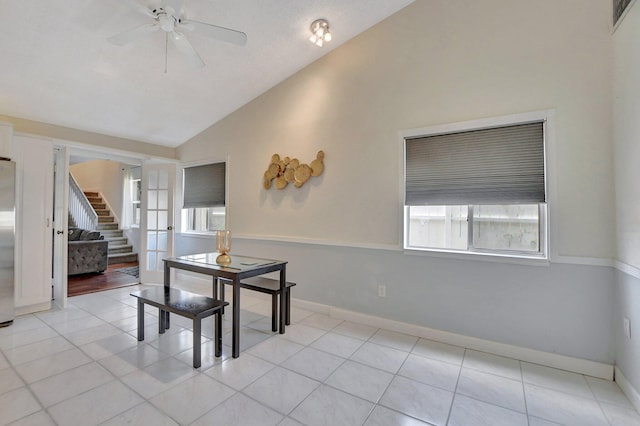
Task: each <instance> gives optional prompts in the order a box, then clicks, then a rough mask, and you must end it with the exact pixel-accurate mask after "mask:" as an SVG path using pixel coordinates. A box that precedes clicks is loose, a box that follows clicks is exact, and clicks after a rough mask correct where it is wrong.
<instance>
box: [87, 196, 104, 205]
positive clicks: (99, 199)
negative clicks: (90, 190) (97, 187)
mask: <svg viewBox="0 0 640 426" xmlns="http://www.w3.org/2000/svg"><path fill="white" fill-rule="evenodd" d="M87 200H89V202H90V203H91V204H93V203H101V202H102V197H87Z"/></svg>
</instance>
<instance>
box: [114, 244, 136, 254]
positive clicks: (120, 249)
mask: <svg viewBox="0 0 640 426" xmlns="http://www.w3.org/2000/svg"><path fill="white" fill-rule="evenodd" d="M115 253H133V247H132V246H131V244H123V245H119V246H116V245H114V246H112V245H111V244H109V254H115Z"/></svg>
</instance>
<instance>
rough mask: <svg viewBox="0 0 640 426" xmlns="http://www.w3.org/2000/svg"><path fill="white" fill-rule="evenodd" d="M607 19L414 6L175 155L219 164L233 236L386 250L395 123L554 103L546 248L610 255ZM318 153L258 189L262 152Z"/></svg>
mask: <svg viewBox="0 0 640 426" xmlns="http://www.w3.org/2000/svg"><path fill="white" fill-rule="evenodd" d="M610 10H611V5H610V3H609V2H607V1H602V0H579V1H578V0H573V1H557V0H537V1H535V2H532V1H526V0H517V1H514V0H484V1H482V2H477V1H473V0H430V1H416V2H415V3H413V4H412V5H410V6H408V7H407V8H405V9H403V10H402V11H400V12H398V13H397V14H395V15H393V16H392V17H390V18H389V19H387V20H385V21H383V22H382V23H380V24H378V25H376V26H374V27H373V28H371V29H370V30H368V31H366V32H365V33H363V34H362V35H360V36H358V37H356V38H355V39H353V40H352V41H350V42H348V43H347V44H345V45H344V46H342V47H340V48H339V49H336V50H335V51H334V52H332V53H330V54H329V55H327V56H325V57H323V58H322V59H321V60H319V61H317V62H315V63H313V64H312V65H310V66H309V67H307V68H305V69H303V70H302V71H300V72H299V73H297V74H295V75H294V76H292V77H291V78H289V79H288V80H286V81H285V82H283V83H282V84H280V85H278V86H277V87H275V88H274V89H272V90H270V91H268V92H267V93H265V94H264V95H262V96H260V97H259V98H257V99H255V100H254V101H253V102H251V103H249V104H248V105H246V106H244V107H243V108H241V109H240V110H238V111H236V112H235V113H233V114H231V115H230V116H228V117H227V118H226V119H224V120H222V121H221V122H219V123H218V124H216V125H214V126H212V127H210V128H209V129H207V130H206V131H204V132H203V133H201V134H200V135H198V136H197V137H195V138H193V139H192V140H190V141H189V142H187V143H185V144H184V145H182V146H181V147H179V148H178V157H179V158H180V159H181V160H182V161H185V162H189V161H196V160H203V159H206V158H212V159H214V158H220V157H221V156H224V155H229V157H230V163H229V193H228V196H229V201H230V202H229V204H230V217H229V226H230V229H232V230H233V231H234V232H236V233H239V234H244V235H253V236H274V235H277V236H285V237H286V236H291V237H297V238H311V239H326V240H330V241H341V242H345V243H354V244H363V243H364V244H370V245H376V244H380V245H383V246H384V245H396V246H397V245H398V244H399V240H400V238H401V235H400V220H401V218H400V217H399V214H400V209H399V200H400V179H401V159H400V156H401V151H400V149H399V145H400V139H399V132H400V131H401V130H405V129H412V128H419V127H425V126H429V125H434V124H441V123H451V122H457V121H465V120H473V119H479V118H486V117H493V116H501V115H509V114H514V113H522V112H529V111H537V110H547V109H555V111H556V115H555V117H556V128H555V131H556V144H555V150H556V163H555V164H550V165H549V168H550V169H551V170H553V172H555V175H556V177H557V178H556V180H555V182H551V184H552V185H555V190H556V191H555V193H556V194H557V199H556V200H551V221H552V224H553V225H552V226H553V229H557V232H555V233H554V234H553V235H552V236H551V243H552V245H553V246H552V251H553V252H554V253H557V254H560V255H566V256H580V257H596V258H612V257H613V254H614V237H613V234H614V212H613V208H612V206H613V195H612V189H613V184H612V152H611V145H610V140H611V132H612V123H611V121H612V119H611V103H612V87H611V81H612V65H611V64H612V62H613V59H612V58H613V55H612V41H611V23H610V14H611V13H610ZM335 36H336V37H339V34H336V35H335ZM309 48H315V47H314V46H312V45H311V44H310V45H309ZM255 78H259V76H255ZM320 149H322V150H324V151H325V153H326V158H325V173H324V175H323V176H321V177H319V178H314V179H312V180H311V181H310V182H308V183H307V184H305V186H304V187H302V188H300V189H296V188H293V187H288V188H286V189H285V190H283V191H277V190H275V189H271V190H269V191H266V190H264V189H263V188H262V175H263V173H264V171H265V169H266V167H267V166H268V164H269V161H270V158H271V155H272V154H274V153H278V154H280V155H281V156H289V157H296V158H299V159H300V160H302V161H306V162H310V161H311V160H313V159H314V158H315V155H316V152H317V151H318V150H320ZM636 217H640V216H636ZM636 229H637V228H636Z"/></svg>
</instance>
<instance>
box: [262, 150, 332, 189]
mask: <svg viewBox="0 0 640 426" xmlns="http://www.w3.org/2000/svg"><path fill="white" fill-rule="evenodd" d="M323 171H324V152H323V151H318V154H317V155H316V159H315V160H313V161H312V162H311V164H304V163H300V160H298V159H297V158H289V157H284V158H283V159H280V155H278V154H273V155H272V156H271V163H270V164H269V167H267V171H265V172H264V176H263V179H262V186H263V187H264V189H269V188H271V186H272V184H273V186H274V187H275V188H276V189H284V188H286V187H287V185H288V184H290V183H291V184H293V186H295V187H296V188H300V187H301V186H302V185H304V183H305V182H306V181H308V180H309V179H310V178H311V177H312V176H320V175H321V174H322V172H323Z"/></svg>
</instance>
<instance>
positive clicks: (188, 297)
mask: <svg viewBox="0 0 640 426" xmlns="http://www.w3.org/2000/svg"><path fill="white" fill-rule="evenodd" d="M131 295H132V296H133V297H136V298H137V299H138V341H143V340H144V305H145V304H147V305H151V306H155V307H156V308H158V318H159V320H160V321H159V325H158V332H159V333H160V334H163V333H164V332H165V330H166V329H168V328H169V312H171V313H174V314H176V315H180V316H183V317H185V318H190V319H191V320H193V368H198V367H200V365H201V359H200V352H201V346H200V342H201V338H202V328H201V320H202V318H206V317H208V316H211V315H215V327H214V328H215V338H214V341H215V353H216V357H219V356H220V355H222V318H221V315H222V308H223V307H224V306H226V305H228V304H229V302H225V301H221V300H216V299H212V298H210V297H206V296H202V295H200V294H195V293H190V292H188V291H184V290H179V289H175V288H165V287H154V288H149V289H146V290H141V291H136V292H133V293H131Z"/></svg>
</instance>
